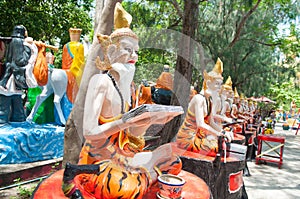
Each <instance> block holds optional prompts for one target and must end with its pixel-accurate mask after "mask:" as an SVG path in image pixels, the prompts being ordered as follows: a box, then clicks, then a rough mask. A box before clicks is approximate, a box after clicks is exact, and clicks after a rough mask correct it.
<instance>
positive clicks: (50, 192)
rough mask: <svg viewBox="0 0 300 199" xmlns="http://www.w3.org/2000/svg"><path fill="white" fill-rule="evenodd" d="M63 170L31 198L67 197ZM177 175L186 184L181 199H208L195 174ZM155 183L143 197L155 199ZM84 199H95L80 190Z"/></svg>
mask: <svg viewBox="0 0 300 199" xmlns="http://www.w3.org/2000/svg"><path fill="white" fill-rule="evenodd" d="M63 172H64V170H59V171H58V172H55V173H54V174H52V175H51V176H50V177H49V178H47V179H45V180H43V181H42V182H41V183H40V184H39V186H38V188H37V189H36V190H35V192H34V195H33V197H32V198H33V199H41V198H43V199H67V197H65V196H64V194H63V192H62V189H61V185H62V177H63ZM178 176H180V177H182V178H183V179H184V180H185V181H186V184H185V185H184V187H183V190H182V197H183V199H209V198H210V190H209V187H208V186H207V184H206V183H205V182H204V181H203V180H202V179H201V178H199V177H197V176H196V175H194V174H192V173H189V172H187V171H183V170H182V171H181V172H180V173H179V174H178ZM158 190H159V189H158V186H157V184H154V185H153V186H152V187H151V189H150V191H149V192H148V193H147V194H146V195H145V196H144V197H143V199H155V198H156V193H157V192H158ZM82 194H83V196H84V199H95V197H93V196H91V195H90V194H88V193H87V192H82Z"/></svg>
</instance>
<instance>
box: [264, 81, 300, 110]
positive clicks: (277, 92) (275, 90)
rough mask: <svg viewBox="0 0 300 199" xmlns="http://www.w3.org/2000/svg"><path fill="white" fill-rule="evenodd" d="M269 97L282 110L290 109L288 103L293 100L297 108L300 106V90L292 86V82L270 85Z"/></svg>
mask: <svg viewBox="0 0 300 199" xmlns="http://www.w3.org/2000/svg"><path fill="white" fill-rule="evenodd" d="M269 96H270V97H271V98H272V99H274V100H275V101H276V103H277V105H278V106H282V107H283V109H284V110H289V109H290V103H291V101H292V100H295V103H296V105H297V107H299V106H300V89H299V88H297V87H295V86H294V83H293V82H291V81H290V82H284V83H282V84H279V83H277V84H274V85H271V87H270V90H269Z"/></svg>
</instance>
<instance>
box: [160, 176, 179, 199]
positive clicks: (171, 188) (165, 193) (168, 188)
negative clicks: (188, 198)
mask: <svg viewBox="0 0 300 199" xmlns="http://www.w3.org/2000/svg"><path fill="white" fill-rule="evenodd" d="M184 184H185V180H184V179H183V178H181V177H179V176H176V175H172V174H162V175H160V176H158V187H159V192H158V194H157V195H158V196H160V197H161V198H164V199H181V198H182V197H181V193H182V188H183V185H184Z"/></svg>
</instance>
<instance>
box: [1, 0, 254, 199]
mask: <svg viewBox="0 0 300 199" xmlns="http://www.w3.org/2000/svg"><path fill="white" fill-rule="evenodd" d="M131 20H132V17H131V15H130V14H129V13H127V12H126V11H125V10H124V9H123V8H122V6H121V4H119V3H117V4H116V7H115V21H114V31H113V33H112V34H111V35H109V36H108V35H102V34H98V35H97V38H98V41H99V43H100V45H101V48H102V51H103V53H104V56H103V59H102V60H100V57H97V59H96V60H95V62H94V63H95V67H98V68H99V69H100V71H99V73H98V74H95V75H93V76H92V77H91V78H90V80H89V85H88V89H87V93H86V98H85V106H84V113H83V114H84V117H83V135H84V138H85V143H84V145H83V147H82V149H81V153H80V155H79V162H78V164H77V165H76V164H69V163H67V165H66V167H65V169H64V170H61V171H59V172H57V173H56V175H53V176H50V177H49V178H48V179H46V180H45V181H43V182H41V184H40V185H39V186H38V188H37V189H36V190H35V192H34V196H33V198H46V195H50V194H54V196H53V198H66V197H68V198H78V199H79V198H99V199H100V198H128V199H133V198H135V199H141V198H144V197H145V196H146V195H147V193H148V192H149V191H150V189H151V187H152V186H154V185H155V183H156V182H157V178H158V176H159V175H161V174H165V173H170V174H174V175H178V174H179V173H180V172H182V160H181V158H180V154H177V153H175V152H174V148H179V149H181V150H183V151H189V152H192V153H195V154H202V155H204V156H208V157H211V158H213V159H214V158H216V157H217V156H218V154H220V152H221V151H222V150H223V149H224V148H223V147H224V146H223V145H222V143H225V142H228V143H230V142H232V141H234V140H235V137H236V133H241V132H242V129H243V128H244V124H246V122H245V121H249V120H250V118H251V117H252V116H253V113H254V111H255V107H253V106H248V105H247V102H246V101H245V100H244V99H241V98H239V96H237V92H236V89H235V92H233V89H232V82H231V78H230V77H229V78H228V79H227V81H226V82H225V84H223V76H222V72H223V63H222V61H221V60H220V59H218V60H217V62H216V64H215V67H214V68H213V70H212V71H210V72H206V71H204V73H203V75H204V82H203V89H202V91H201V92H200V93H199V94H194V95H193V97H192V98H191V100H190V103H189V106H188V110H187V111H186V115H185V119H184V121H183V123H182V125H181V127H180V129H179V131H178V133H177V136H176V141H175V142H174V143H172V144H171V143H167V144H164V145H161V146H159V147H157V148H156V149H155V150H153V151H146V150H144V147H145V140H144V138H143V136H144V134H145V132H146V130H147V129H148V128H149V127H150V126H151V125H153V124H166V123H167V122H168V121H170V120H171V119H173V118H174V117H175V116H178V115H180V114H183V113H184V111H183V109H182V108H181V107H175V106H164V105H158V106H156V105H155V104H154V105H153V104H152V105H149V106H145V105H143V104H145V103H142V104H137V106H136V108H135V109H132V110H129V107H132V103H133V102H132V100H131V99H132V95H131V92H130V90H131V83H132V80H133V76H134V73H135V63H136V62H137V61H138V54H137V51H138V50H139V45H138V37H137V35H136V34H135V33H134V32H133V31H132V30H131V29H130V23H131ZM22 31H23V30H22ZM75 32H77V33H78V30H76V31H75ZM22 34H23V32H22ZM23 35H25V30H24V34H23ZM44 47H45V46H44ZM71 59H72V56H70V57H69V58H68V60H69V61H70V60H71ZM74 62H75V60H73V63H74ZM72 66H73V65H72ZM12 67H15V68H18V69H19V68H22V67H23V66H22V67H20V66H12ZM7 68H9V67H7ZM7 70H9V69H7ZM57 70H59V69H57ZM63 70H66V71H67V72H66V74H65V76H68V78H69V74H68V73H72V74H73V76H72V77H71V78H73V81H75V82H77V83H79V82H80V77H81V73H82V70H83V69H82V67H81V66H80V67H79V68H76V69H74V70H73V68H72V67H71V68H63ZM51 72H52V73H54V69H53V71H52V69H50V72H49V73H50V74H51ZM165 72H168V71H165ZM23 73H24V74H25V73H26V70H25V71H23ZM74 74H75V75H74ZM16 76H17V74H14V75H10V77H7V78H12V77H14V78H15V79H13V80H11V81H12V84H13V83H14V82H15V83H16V82H17V81H19V79H17V78H16ZM25 77H26V76H25V75H24V76H23V78H25ZM50 77H51V75H50ZM50 77H48V81H51V80H49V78H50ZM5 78H6V73H5ZM5 78H3V79H1V82H0V84H1V86H2V89H1V91H2V92H7V90H9V88H8V86H7V85H8V84H7V83H6V80H5ZM26 80H27V77H26V78H25V80H24V81H25V82H27V81H26ZM53 81H54V80H53ZM23 83H24V82H23ZM13 85H15V91H14V92H18V91H20V90H21V89H26V85H25V86H24V87H22V84H18V83H16V84H13ZM45 85H46V86H47V85H48V84H47V83H46V84H45ZM52 85H53V84H52ZM27 86H29V85H28V83H27ZM158 86H159V85H158ZM156 88H159V87H156ZM48 89H49V88H48ZM53 89H54V88H53ZM54 90H55V89H54ZM169 90H171V89H170V87H169ZM73 92H74V91H72V92H71V93H73ZM234 94H235V95H234ZM1 96H2V94H1ZM4 96H5V95H4ZM233 99H234V100H241V102H239V101H235V102H234V101H233ZM54 101H55V102H57V101H59V99H57V98H55V99H54ZM1 103H2V100H1ZM146 104H147V103H146ZM56 108H58V107H56ZM0 111H1V110H0ZM3 118H4V116H3V117H2V119H3ZM29 119H32V118H29ZM238 119H240V120H241V122H240V123H241V124H242V125H241V124H238V123H237V120H238ZM62 122H63V123H65V121H62ZM224 123H226V124H228V123H229V124H232V125H231V126H230V128H223V126H224ZM220 138H222V143H221V144H220ZM225 148H226V147H225ZM51 180H52V181H51ZM239 183H240V184H241V183H242V182H239ZM54 187H58V188H59V190H60V192H55V191H53V190H55V188H54ZM238 188H240V187H238ZM199 190H200V189H199ZM199 190H198V191H197V190H193V191H191V192H190V194H191V195H190V196H191V197H185V198H193V197H192V194H196V195H197V194H199V195H200V194H201V193H199ZM202 191H203V190H202ZM205 191H206V192H207V193H209V192H210V191H209V187H207V188H206V190H205ZM203 193H204V192H203ZM209 197H210V196H208V197H207V198H209ZM47 198H49V197H47Z"/></svg>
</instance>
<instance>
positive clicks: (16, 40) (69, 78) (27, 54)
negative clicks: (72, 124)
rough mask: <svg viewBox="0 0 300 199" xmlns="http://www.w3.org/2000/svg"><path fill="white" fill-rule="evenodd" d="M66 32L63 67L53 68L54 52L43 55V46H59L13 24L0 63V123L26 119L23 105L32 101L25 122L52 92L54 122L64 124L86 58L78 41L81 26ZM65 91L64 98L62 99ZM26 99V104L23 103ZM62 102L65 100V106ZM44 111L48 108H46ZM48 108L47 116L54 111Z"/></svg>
mask: <svg viewBox="0 0 300 199" xmlns="http://www.w3.org/2000/svg"><path fill="white" fill-rule="evenodd" d="M69 33H70V42H68V43H67V44H66V45H64V48H63V54H62V69H56V68H54V67H53V60H54V57H53V55H52V54H51V53H50V52H48V53H47V56H46V48H50V49H51V50H58V49H57V48H56V47H54V46H51V45H46V44H44V43H42V42H39V41H34V40H33V39H32V38H31V37H28V33H27V30H26V28H25V27H24V26H23V25H18V26H15V27H14V29H13V33H12V35H11V41H10V42H9V43H8V45H7V48H6V54H5V59H4V64H3V65H2V66H1V67H2V68H1V71H2V73H1V74H0V75H1V76H0V77H1V79H0V98H1V100H0V123H2V124H4V123H8V122H23V121H25V120H26V117H27V114H26V113H25V111H24V105H25V104H26V105H28V104H33V105H32V110H31V113H30V114H29V115H28V117H27V121H29V122H32V121H33V120H34V117H35V115H36V114H37V111H38V108H39V107H40V105H41V104H42V103H43V102H44V101H45V100H46V99H47V98H48V97H49V96H50V95H51V94H53V93H54V99H53V102H54V105H55V108H56V114H57V118H58V120H57V123H58V124H61V125H65V123H66V118H67V117H68V115H69V113H70V111H71V109H72V104H73V103H74V101H75V98H76V95H77V91H78V88H79V84H80V81H81V76H82V72H83V67H84V61H85V60H84V47H83V44H82V43H80V42H79V41H80V36H81V29H78V28H70V29H69ZM37 87H39V88H40V89H41V90H40V89H38V91H37V92H36V91H35V90H34V89H35V88H37ZM65 93H66V94H67V95H66V96H67V97H65V100H64V101H63V102H62V99H63V98H64V95H65ZM27 94H29V97H28V98H27ZM24 96H25V97H24ZM27 99H28V100H29V103H26V101H27ZM30 100H31V101H30ZM61 103H64V104H63V107H64V108H62V105H61ZM66 107H67V108H66ZM27 108H28V107H27ZM45 110H48V111H49V107H47V109H45ZM50 110H51V111H52V114H50V115H54V112H53V111H54V110H53V109H51V108H50ZM40 112H42V111H40ZM45 112H46V113H49V112H47V111H45ZM48 115H49V114H48Z"/></svg>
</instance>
